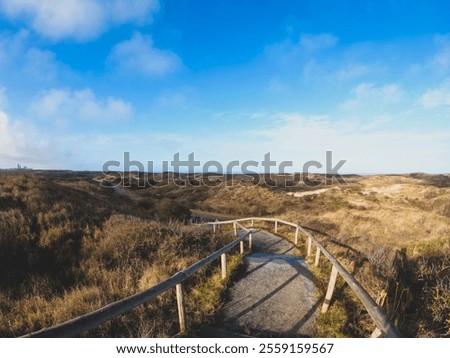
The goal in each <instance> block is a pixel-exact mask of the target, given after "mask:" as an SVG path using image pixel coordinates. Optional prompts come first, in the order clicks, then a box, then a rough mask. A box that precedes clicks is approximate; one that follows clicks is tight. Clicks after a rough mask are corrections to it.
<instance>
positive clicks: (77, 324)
mask: <svg viewBox="0 0 450 358" xmlns="http://www.w3.org/2000/svg"><path fill="white" fill-rule="evenodd" d="M252 234H253V231H252V230H246V233H245V234H244V235H242V236H240V237H239V238H237V239H236V240H234V241H233V242H231V243H230V244H228V245H226V246H224V247H222V248H221V249H220V250H217V251H215V252H214V253H212V254H211V255H209V256H207V257H205V258H204V259H202V260H200V261H198V262H196V263H195V264H193V265H191V266H189V267H188V268H186V269H184V270H182V271H179V272H177V273H176V274H174V275H173V276H171V277H169V278H168V279H166V280H164V281H162V282H160V283H158V284H156V285H155V286H153V287H151V288H149V289H148V290H145V291H143V292H140V293H137V294H135V295H133V296H130V297H127V298H124V299H122V300H120V301H117V302H114V303H111V304H109V305H107V306H104V307H102V308H100V309H98V310H96V311H93V312H90V313H87V314H85V315H82V316H79V317H77V318H74V319H72V320H69V321H67V322H64V323H61V324H58V325H55V326H52V327H49V328H44V329H41V330H39V331H36V332H33V333H30V334H27V335H25V336H22V337H23V338H33V337H41V338H44V337H73V336H76V335H78V334H80V333H82V332H84V331H87V330H89V329H93V328H95V327H97V326H99V325H100V324H102V323H104V322H107V321H109V320H111V319H113V318H115V317H117V316H119V315H122V314H124V313H127V312H128V311H130V310H132V309H133V308H136V307H137V306H139V305H142V304H144V303H146V302H148V301H150V300H151V299H153V298H155V297H156V296H158V295H160V294H162V293H163V292H166V291H167V290H169V289H172V288H174V287H175V292H176V296H177V307H178V318H179V324H180V332H184V331H185V330H186V329H187V325H186V317H185V309H184V293H183V281H185V280H186V279H187V278H189V277H190V276H192V275H193V274H195V273H196V272H198V271H199V270H201V269H202V268H204V267H205V266H207V265H209V264H210V263H212V262H213V261H215V260H217V259H219V258H220V262H221V265H222V270H221V271H222V278H225V277H226V273H227V270H226V266H227V259H226V254H227V253H228V252H229V251H230V250H232V249H233V248H235V247H236V246H237V245H239V246H240V247H239V248H240V252H241V253H242V254H243V253H244V241H245V240H247V241H248V242H249V243H251V237H252Z"/></svg>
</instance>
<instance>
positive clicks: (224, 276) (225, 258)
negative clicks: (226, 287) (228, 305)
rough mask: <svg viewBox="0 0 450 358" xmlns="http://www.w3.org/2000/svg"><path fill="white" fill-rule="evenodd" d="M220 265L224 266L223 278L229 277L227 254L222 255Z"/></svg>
mask: <svg viewBox="0 0 450 358" xmlns="http://www.w3.org/2000/svg"><path fill="white" fill-rule="evenodd" d="M220 266H221V267H222V280H224V279H226V278H227V255H226V254H222V255H220Z"/></svg>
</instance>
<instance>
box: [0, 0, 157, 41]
mask: <svg viewBox="0 0 450 358" xmlns="http://www.w3.org/2000/svg"><path fill="white" fill-rule="evenodd" d="M159 7H160V6H159V1H158V0H134V1H127V0H109V1H102V0H65V1H58V0H40V1H35V0H0V10H1V11H2V12H3V13H4V14H5V15H6V16H7V17H8V18H10V19H21V20H24V21H25V23H26V24H28V26H29V27H30V28H31V29H33V30H34V31H36V32H37V33H38V34H40V35H42V36H44V37H46V38H49V39H51V40H55V41H57V40H61V39H73V40H76V41H86V40H91V39H94V38H96V37H98V36H99V35H100V34H102V33H103V32H105V31H106V30H107V29H108V28H109V27H111V26H114V25H120V24H124V23H129V22H134V23H142V22H148V21H151V18H152V14H154V13H155V12H156V11H158V10H159Z"/></svg>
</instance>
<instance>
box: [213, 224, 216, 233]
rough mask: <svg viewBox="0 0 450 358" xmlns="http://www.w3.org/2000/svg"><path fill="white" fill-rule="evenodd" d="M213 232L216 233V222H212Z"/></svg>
mask: <svg viewBox="0 0 450 358" xmlns="http://www.w3.org/2000/svg"><path fill="white" fill-rule="evenodd" d="M213 233H216V224H213Z"/></svg>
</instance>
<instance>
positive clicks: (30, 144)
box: [0, 111, 56, 168]
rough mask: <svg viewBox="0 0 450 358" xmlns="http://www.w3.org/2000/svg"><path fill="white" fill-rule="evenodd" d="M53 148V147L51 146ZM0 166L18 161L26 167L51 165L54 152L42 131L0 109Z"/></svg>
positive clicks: (14, 164) (10, 165) (12, 164)
mask: <svg viewBox="0 0 450 358" xmlns="http://www.w3.org/2000/svg"><path fill="white" fill-rule="evenodd" d="M53 149H54V148H53ZM0 153H1V155H0V167H2V168H12V167H15V166H16V165H17V163H20V164H21V165H26V166H28V167H47V168H48V167H53V165H54V164H55V163H56V161H55V158H56V155H55V154H56V153H55V151H54V150H52V148H51V146H50V145H49V142H48V141H47V140H46V139H45V138H44V135H42V133H39V131H38V130H37V129H36V128H35V127H34V126H32V125H30V124H29V123H26V122H23V121H19V120H15V121H12V120H11V119H10V117H9V116H8V115H7V114H6V113H5V112H2V111H0Z"/></svg>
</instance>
